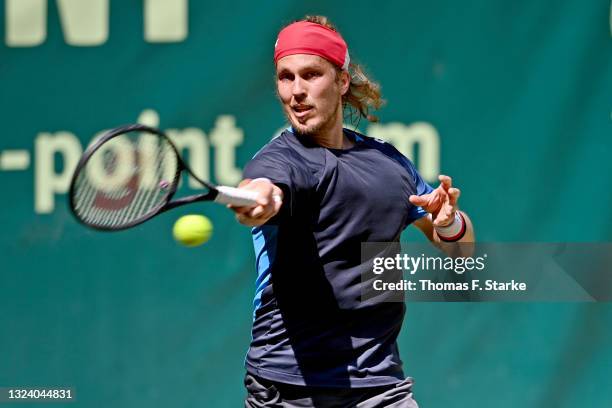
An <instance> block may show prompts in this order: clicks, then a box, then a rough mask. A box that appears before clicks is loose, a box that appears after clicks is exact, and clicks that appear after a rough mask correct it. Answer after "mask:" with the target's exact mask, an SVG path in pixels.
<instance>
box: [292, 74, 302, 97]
mask: <svg viewBox="0 0 612 408" xmlns="http://www.w3.org/2000/svg"><path fill="white" fill-rule="evenodd" d="M305 85H306V84H305V83H304V82H303V81H302V80H301V79H300V78H295V80H294V81H293V88H292V89H291V92H292V93H293V96H295V97H300V96H305V95H306V86H305Z"/></svg>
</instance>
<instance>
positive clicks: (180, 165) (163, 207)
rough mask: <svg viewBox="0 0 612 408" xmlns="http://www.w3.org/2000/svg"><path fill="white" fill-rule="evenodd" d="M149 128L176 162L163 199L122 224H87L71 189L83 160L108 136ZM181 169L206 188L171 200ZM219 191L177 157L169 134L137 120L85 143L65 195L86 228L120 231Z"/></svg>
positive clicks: (83, 163)
mask: <svg viewBox="0 0 612 408" xmlns="http://www.w3.org/2000/svg"><path fill="white" fill-rule="evenodd" d="M138 131H140V132H149V133H154V134H156V135H157V136H159V137H161V138H163V139H165V140H166V142H168V144H169V145H170V147H172V150H173V151H174V154H175V155H176V158H177V166H176V172H175V174H174V178H173V179H172V182H171V183H170V185H169V186H168V192H167V194H166V196H165V198H164V200H163V201H162V202H160V203H159V205H157V206H155V207H153V208H152V209H151V210H150V211H148V212H147V213H146V214H145V215H143V216H142V217H140V218H138V219H136V220H134V221H131V222H129V223H126V224H122V225H120V226H102V225H96V224H91V223H89V222H87V221H85V220H84V219H82V218H81V217H80V216H79V215H78V213H77V211H76V203H75V189H76V181H77V178H78V177H79V175H80V174H81V172H82V171H83V169H84V168H85V166H86V165H87V163H88V162H89V159H90V158H91V156H93V154H94V153H95V152H96V151H98V149H99V148H100V147H101V146H102V145H103V144H105V143H106V142H108V141H109V140H112V139H114V138H115V137H118V136H121V135H123V134H126V133H129V132H138ZM183 171H186V172H187V174H189V175H190V176H191V177H193V178H194V179H195V180H196V181H197V182H198V183H200V184H202V186H204V187H206V188H207V189H208V191H207V192H206V193H201V194H194V195H190V196H186V197H181V198H178V199H176V200H174V201H171V200H172V198H173V197H174V195H175V194H176V191H177V190H178V186H179V183H180V179H181V174H182V172H183ZM218 194H219V191H218V190H217V189H216V187H215V186H214V185H212V184H210V183H207V182H205V181H204V180H202V179H200V178H199V177H198V176H196V175H195V174H194V173H193V171H192V170H191V169H190V168H189V167H188V166H187V165H186V164H185V162H184V161H183V158H182V157H181V155H180V154H179V151H178V149H177V148H176V146H175V145H174V143H172V140H170V138H169V137H168V136H167V135H166V134H165V133H164V132H162V131H161V130H159V129H156V128H153V127H150V126H146V125H141V124H129V125H123V126H119V127H116V128H113V129H111V130H109V131H108V132H106V133H105V134H104V135H102V136H101V137H100V138H99V139H98V140H97V141H96V142H94V144H92V145H91V146H89V147H88V148H87V149H86V150H85V152H84V153H83V156H82V157H81V159H80V160H79V162H78V163H77V166H76V168H75V170H74V173H73V174H72V179H71V180H70V188H69V190H68V197H69V200H68V201H69V208H70V211H71V212H72V214H73V215H74V216H75V218H76V219H77V220H78V221H79V222H80V223H81V224H83V225H85V226H87V227H89V228H93V229H96V230H98V231H121V230H125V229H128V228H132V227H135V226H137V225H140V224H142V223H144V222H146V221H148V220H150V219H151V218H153V217H155V216H157V215H159V214H162V213H164V212H166V211H168V210H171V209H173V208H176V207H179V206H181V205H185V204H190V203H195V202H199V201H213V200H214V199H215V198H216V197H217V195H218Z"/></svg>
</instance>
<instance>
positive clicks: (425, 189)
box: [404, 158, 434, 225]
mask: <svg viewBox="0 0 612 408" xmlns="http://www.w3.org/2000/svg"><path fill="white" fill-rule="evenodd" d="M405 161H406V162H407V164H406V165H404V167H406V168H407V169H408V171H409V172H410V173H411V175H412V177H413V179H414V185H415V186H416V195H419V196H420V195H423V194H429V193H431V192H432V191H433V190H434V189H433V187H432V186H430V185H429V184H427V182H426V181H425V180H423V177H421V175H420V174H419V172H418V171H417V169H416V168H415V167H414V164H412V162H411V161H410V160H408V159H407V158H406V160H405ZM425 215H427V211H425V210H424V209H423V207H419V206H416V205H414V206H412V208H411V209H410V211H409V213H408V220H407V221H406V225H410V224H412V223H413V222H415V221H416V220H418V219H420V218H421V217H424V216H425Z"/></svg>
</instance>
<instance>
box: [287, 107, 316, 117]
mask: <svg viewBox="0 0 612 408" xmlns="http://www.w3.org/2000/svg"><path fill="white" fill-rule="evenodd" d="M291 110H292V111H293V114H294V115H295V116H296V117H297V118H303V117H304V116H306V115H307V114H308V112H310V111H311V110H312V106H310V105H294V106H292V107H291Z"/></svg>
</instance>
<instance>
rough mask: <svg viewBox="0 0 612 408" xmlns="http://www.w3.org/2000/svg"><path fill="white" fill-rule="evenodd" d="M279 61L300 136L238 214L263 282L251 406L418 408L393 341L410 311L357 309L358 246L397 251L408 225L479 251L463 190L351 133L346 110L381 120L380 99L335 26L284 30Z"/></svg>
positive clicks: (318, 23)
mask: <svg viewBox="0 0 612 408" xmlns="http://www.w3.org/2000/svg"><path fill="white" fill-rule="evenodd" d="M274 63H275V65H276V90H277V93H278V97H279V99H280V102H281V105H282V108H283V110H284V112H285V114H286V116H287V118H288V119H289V121H290V123H291V127H290V128H288V129H287V130H285V131H284V132H283V133H282V134H281V135H280V136H279V137H277V138H275V139H274V140H272V141H271V142H270V143H268V144H267V145H265V146H264V147H263V148H262V149H261V150H260V151H259V152H258V153H257V154H256V155H255V157H254V158H253V159H252V160H251V161H250V162H249V163H248V164H247V166H246V168H245V170H244V175H245V177H246V178H245V180H243V181H242V182H241V183H240V188H244V189H248V190H254V191H257V192H258V193H259V201H258V204H259V205H258V206H257V207H254V208H245V207H241V208H233V210H234V211H235V212H236V217H237V219H238V221H239V222H240V223H242V224H244V225H247V226H251V227H254V228H253V229H252V234H253V240H254V246H255V254H256V261H257V272H258V276H257V280H256V294H255V300H254V309H255V310H254V316H253V330H252V341H251V345H250V348H249V351H248V354H247V357H246V370H247V375H246V378H245V385H246V388H247V397H246V400H245V405H246V406H247V407H363V408H365V407H368V408H369V407H416V406H417V404H416V402H415V400H414V399H413V397H412V379H411V378H409V377H408V378H407V377H406V376H405V375H404V373H403V370H402V362H401V360H400V356H399V351H398V346H397V342H396V339H397V336H398V334H399V332H400V328H401V325H402V320H403V317H404V311H405V305H404V303H402V302H396V303H391V302H387V303H380V304H377V305H374V306H372V305H369V306H366V305H365V304H364V303H363V302H360V295H361V293H362V287H361V285H362V283H361V273H362V272H363V271H364V268H366V269H367V268H369V267H370V268H371V265H368V264H363V263H362V261H361V256H360V250H361V248H360V244H361V243H362V242H369V241H373V242H397V241H398V240H399V238H400V234H401V232H402V230H403V229H404V228H405V227H406V226H408V225H410V224H414V225H415V226H416V227H417V228H418V229H420V230H421V231H422V232H423V233H424V234H425V235H426V236H427V238H429V239H430V240H431V241H433V242H434V243H440V242H448V243H454V242H473V241H474V233H473V228H472V224H471V222H470V219H469V218H468V216H467V215H466V214H465V213H464V212H461V211H459V210H458V209H457V201H458V199H459V194H460V192H459V189H457V188H456V187H453V184H452V180H451V178H450V177H448V176H443V175H441V176H440V177H439V180H440V185H439V186H438V187H437V188H435V189H434V188H432V187H430V186H429V185H428V184H427V183H426V182H425V181H423V179H422V178H421V176H420V175H419V173H418V172H417V170H416V169H415V167H414V165H413V164H412V163H411V162H410V160H408V159H407V158H406V157H404V156H402V155H401V154H400V153H399V152H398V151H397V150H396V149H395V148H394V147H393V146H391V145H390V144H388V143H384V142H382V141H379V140H376V139H373V138H370V137H367V136H365V135H362V134H359V133H357V132H354V131H351V130H348V129H344V128H343V116H344V113H345V112H346V111H348V110H352V111H353V112H356V114H357V115H360V116H362V117H365V118H368V119H370V120H375V118H374V117H372V116H371V115H370V113H369V112H370V111H371V109H374V108H378V107H379V106H380V103H381V96H380V91H379V87H378V85H377V84H375V83H374V82H372V81H370V80H369V79H368V78H367V76H366V75H365V74H364V72H363V70H362V69H361V68H360V67H359V66H358V65H356V64H353V63H351V62H350V59H349V52H348V48H347V44H346V42H345V41H344V40H343V39H342V37H341V36H340V34H339V33H338V32H337V31H336V30H335V29H334V28H333V26H332V25H331V24H330V23H329V22H328V21H327V18H325V17H322V16H315V17H307V18H306V19H305V20H302V21H298V22H295V23H293V24H290V25H288V26H286V27H285V28H283V29H282V30H281V31H280V33H279V35H278V40H277V42H276V45H275V50H274ZM275 196H276V197H280V198H281V200H278V199H274V197H275ZM455 245H456V244H449V245H445V247H446V248H447V250H448V248H450V247H453V246H455Z"/></svg>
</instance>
